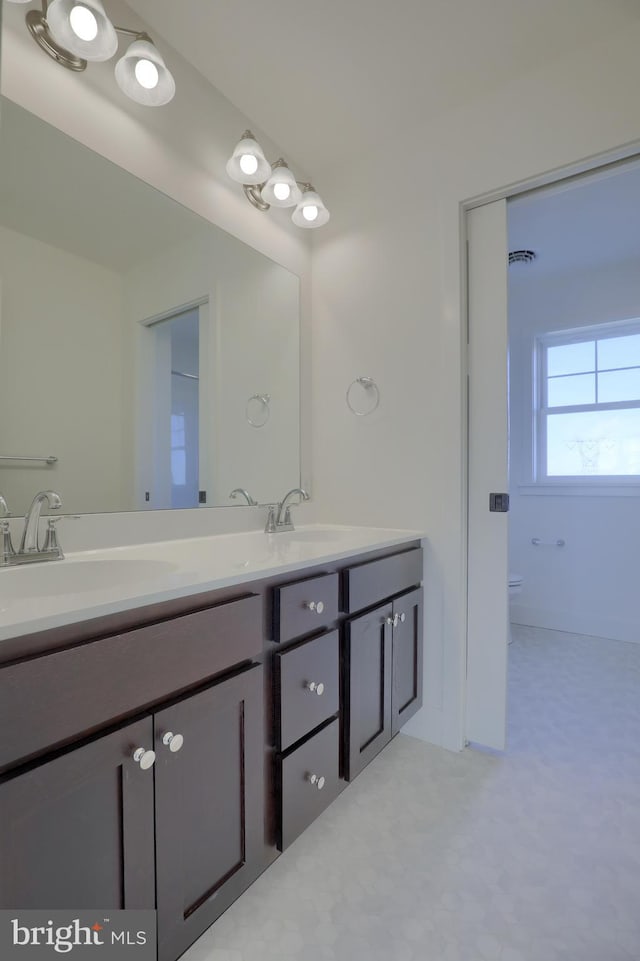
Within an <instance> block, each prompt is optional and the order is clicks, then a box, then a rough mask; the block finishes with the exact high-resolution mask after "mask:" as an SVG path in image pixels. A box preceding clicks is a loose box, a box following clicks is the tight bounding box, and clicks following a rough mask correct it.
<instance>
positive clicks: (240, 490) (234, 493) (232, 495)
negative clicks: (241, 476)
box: [229, 487, 258, 507]
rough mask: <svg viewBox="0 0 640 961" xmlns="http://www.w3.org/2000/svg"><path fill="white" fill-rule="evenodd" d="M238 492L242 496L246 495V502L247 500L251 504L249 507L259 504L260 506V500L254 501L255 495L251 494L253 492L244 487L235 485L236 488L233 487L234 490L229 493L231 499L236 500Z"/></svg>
mask: <svg viewBox="0 0 640 961" xmlns="http://www.w3.org/2000/svg"><path fill="white" fill-rule="evenodd" d="M238 494H239V495H240V497H244V499H245V500H246V502H247V504H248V505H249V507H257V506H258V502H257V501H254V499H253V497H252V496H251V494H250V493H249V491H246V490H245V489H244V487H234V489H233V490H232V491H231V493H230V494H229V497H230V498H231V500H233V501H234V500H235V499H236V497H237V496H238Z"/></svg>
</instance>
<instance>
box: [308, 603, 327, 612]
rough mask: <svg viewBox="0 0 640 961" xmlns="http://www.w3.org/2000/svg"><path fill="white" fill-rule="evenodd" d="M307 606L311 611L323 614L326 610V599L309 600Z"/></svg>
mask: <svg viewBox="0 0 640 961" xmlns="http://www.w3.org/2000/svg"><path fill="white" fill-rule="evenodd" d="M307 607H308V608H309V610H310V611H315V613H316V614H322V612H323V611H324V601H309V603H308V604H307Z"/></svg>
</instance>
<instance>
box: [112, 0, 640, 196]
mask: <svg viewBox="0 0 640 961" xmlns="http://www.w3.org/2000/svg"><path fill="white" fill-rule="evenodd" d="M128 2H129V5H130V6H131V7H132V8H133V9H134V10H135V11H136V12H137V13H138V14H139V15H140V16H141V17H143V18H144V19H145V20H146V21H147V22H148V23H149V24H150V26H151V27H152V28H153V29H154V30H155V31H156V32H157V33H158V34H160V35H161V36H163V37H164V38H165V40H167V41H168V42H169V43H171V44H172V45H173V46H174V47H175V48H176V49H177V50H178V51H179V52H180V53H181V54H182V55H183V56H184V57H185V58H186V59H187V60H188V61H190V62H191V63H192V64H193V65H194V66H195V67H196V68H197V69H198V70H199V71H200V72H201V73H202V74H203V75H204V76H205V77H206V78H207V79H208V80H209V81H210V82H211V83H212V84H213V85H214V86H215V87H217V88H218V89H219V90H220V91H222V93H223V94H225V96H226V97H227V98H228V99H229V100H231V101H232V103H234V104H235V105H236V107H238V108H239V109H240V110H241V111H242V112H244V113H245V114H246V115H247V116H248V117H250V118H251V120H252V121H253V122H254V123H255V125H256V126H257V127H258V128H259V129H261V130H263V131H264V132H265V133H266V134H267V135H268V136H269V137H271V138H272V139H273V140H274V141H275V142H276V143H278V144H279V145H280V146H281V147H282V148H283V150H285V151H286V153H287V156H288V157H289V158H290V159H292V160H293V161H294V162H295V163H298V164H301V165H302V166H303V168H304V169H306V170H308V171H309V172H310V173H312V174H313V176H314V178H315V177H317V176H318V173H317V172H319V171H325V170H329V169H331V168H332V167H333V166H335V165H337V164H340V163H343V162H344V161H345V159H346V158H350V159H351V160H353V158H354V157H357V154H358V152H361V151H363V150H364V149H366V148H370V147H375V145H376V143H379V142H380V140H381V138H386V137H394V136H400V135H402V134H406V133H407V132H408V131H410V130H411V129H412V128H415V127H416V126H419V127H420V128H421V129H428V125H429V124H430V123H431V122H433V120H434V119H435V118H436V117H437V116H439V115H441V114H442V113H444V112H445V111H447V110H450V109H451V108H453V107H455V106H456V105H458V104H461V103H463V102H467V101H469V100H471V99H473V98H474V97H477V96H479V95H482V94H483V93H486V92H487V91H490V90H492V89H495V88H497V87H500V86H501V85H504V84H508V83H509V81H510V79H511V78H512V77H513V76H514V74H522V73H526V72H527V71H530V70H534V69H536V68H539V67H541V66H544V64H545V63H548V62H550V61H552V60H554V59H557V58H560V57H562V56H563V55H564V54H565V53H566V52H567V51H569V50H572V49H574V48H578V47H581V46H584V45H585V44H589V43H591V44H595V43H600V44H602V43H604V42H605V38H606V37H607V35H608V34H610V33H613V32H615V31H618V30H622V29H624V28H625V26H627V25H628V24H630V23H632V22H637V21H638V20H640V5H639V4H638V2H637V0H535V2H531V0H394V2H392V3H391V2H388V0H387V2H382V0H321V2H317V0H314V2H311V0H268V2H265V0H243V2H242V3H239V2H238V0H179V2H176V0H128ZM596 69H597V66H596ZM239 133H241V131H239Z"/></svg>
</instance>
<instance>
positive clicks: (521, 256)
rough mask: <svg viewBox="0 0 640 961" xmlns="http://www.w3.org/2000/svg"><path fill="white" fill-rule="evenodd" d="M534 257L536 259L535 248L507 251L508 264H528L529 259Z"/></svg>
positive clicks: (531, 259)
mask: <svg viewBox="0 0 640 961" xmlns="http://www.w3.org/2000/svg"><path fill="white" fill-rule="evenodd" d="M535 259H536V252H535V250H510V251H509V263H510V264H530V263H531V261H533V260H535Z"/></svg>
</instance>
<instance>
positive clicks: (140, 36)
mask: <svg viewBox="0 0 640 961" xmlns="http://www.w3.org/2000/svg"><path fill="white" fill-rule="evenodd" d="M113 29H114V30H115V32H116V33H121V34H122V36H123V37H133V38H134V40H146V41H147V43H153V40H152V39H151V37H150V36H149V34H148V33H146V32H145V31H144V30H129V29H128V28H127V27H117V26H116V25H115V23H114V25H113Z"/></svg>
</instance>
